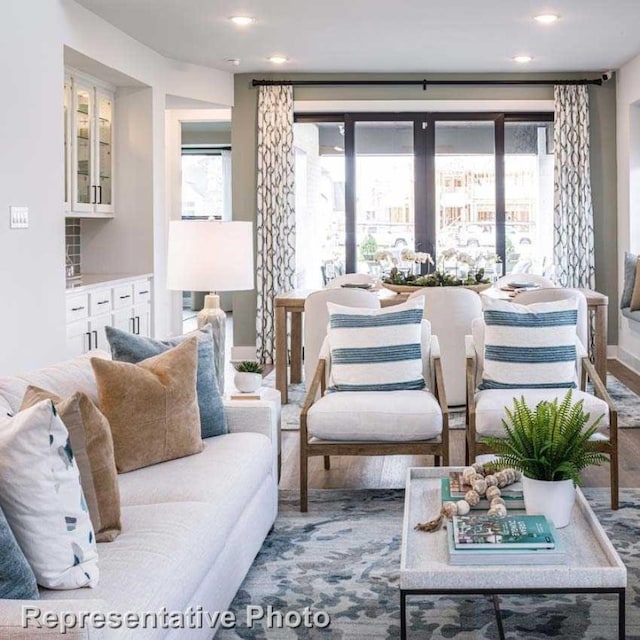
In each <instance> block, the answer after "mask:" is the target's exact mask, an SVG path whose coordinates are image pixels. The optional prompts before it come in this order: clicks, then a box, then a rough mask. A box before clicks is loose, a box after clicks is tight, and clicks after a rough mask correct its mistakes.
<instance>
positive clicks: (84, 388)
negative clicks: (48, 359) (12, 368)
mask: <svg viewBox="0 0 640 640" xmlns="http://www.w3.org/2000/svg"><path fill="white" fill-rule="evenodd" d="M110 357H111V356H110V355H109V354H108V353H106V352H105V351H97V350H96V351H91V352H90V353H87V354H85V355H82V356H78V357H77V358H73V359H72V360H67V361H65V362H60V363H59V364H54V365H51V366H50V367H45V368H43V369H36V370H35V371H29V372H27V373H21V374H18V375H16V376H14V377H12V378H0V395H1V396H3V397H4V399H5V400H6V402H7V403H8V404H9V406H10V407H11V410H12V411H13V412H14V413H17V412H18V411H19V409H20V405H21V403H22V399H23V398H24V394H25V392H26V390H27V387H28V386H29V385H33V386H34V387H40V388H41V389H46V390H47V391H49V392H51V393H55V394H56V395H57V396H60V397H61V398H68V397H69V396H72V395H73V394H74V393H75V392H76V391H81V392H82V393H86V394H87V395H88V396H89V398H90V399H91V401H92V402H94V403H96V404H97V402H98V389H97V387H96V380H95V377H94V375H93V369H92V368H91V358H106V359H109V358H110Z"/></svg>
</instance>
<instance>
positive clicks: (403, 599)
mask: <svg viewBox="0 0 640 640" xmlns="http://www.w3.org/2000/svg"><path fill="white" fill-rule="evenodd" d="M400 640H407V594H406V593H405V592H404V591H402V590H400Z"/></svg>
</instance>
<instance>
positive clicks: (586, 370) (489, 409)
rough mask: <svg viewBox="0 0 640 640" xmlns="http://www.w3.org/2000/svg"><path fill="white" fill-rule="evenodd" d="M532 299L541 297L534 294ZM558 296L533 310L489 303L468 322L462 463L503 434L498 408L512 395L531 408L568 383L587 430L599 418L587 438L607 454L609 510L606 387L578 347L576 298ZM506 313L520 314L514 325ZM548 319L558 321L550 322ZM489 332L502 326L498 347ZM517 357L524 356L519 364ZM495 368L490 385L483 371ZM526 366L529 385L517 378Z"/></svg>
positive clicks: (614, 496)
mask: <svg viewBox="0 0 640 640" xmlns="http://www.w3.org/2000/svg"><path fill="white" fill-rule="evenodd" d="M532 293H538V292H532ZM576 293H579V292H576ZM539 294H540V297H542V291H541V292H539ZM560 296H561V294H560V293H559V294H558V297H559V298H560V299H559V300H558V299H556V301H555V302H537V301H536V303H535V304H529V305H526V306H525V305H520V304H517V303H514V302H507V301H492V302H491V303H488V305H487V303H485V304H486V305H487V306H488V308H485V317H484V319H482V318H479V319H476V320H474V321H473V323H472V330H471V335H468V336H467V337H466V357H467V373H466V383H467V411H466V417H467V431H466V447H465V458H466V462H467V464H469V463H470V462H474V461H475V459H476V456H478V455H482V454H490V453H493V452H492V450H491V449H490V448H489V447H488V445H486V444H485V443H484V442H483V441H482V440H483V438H484V437H486V436H497V437H500V436H501V435H503V434H504V426H503V424H502V421H503V419H505V418H506V413H505V407H508V408H511V407H512V406H513V398H514V397H517V398H520V397H523V398H524V399H525V401H526V402H527V404H528V405H529V406H531V407H533V406H535V405H536V404H538V403H539V402H541V401H545V400H547V401H549V400H553V399H554V398H560V399H561V398H562V397H564V395H565V394H566V392H567V390H568V387H570V386H571V385H576V386H577V387H578V388H577V389H574V390H573V401H574V402H577V401H578V400H582V401H583V402H584V411H585V412H586V413H588V414H589V415H590V424H592V423H593V422H594V421H595V420H596V419H597V418H598V417H599V416H603V418H602V420H601V422H600V424H599V428H598V432H597V433H596V434H595V435H594V436H593V439H594V441H595V442H596V443H597V449H598V451H600V452H601V453H604V454H606V455H608V456H609V471H610V482H611V508H612V509H617V508H618V414H617V410H616V407H615V405H614V403H613V401H612V399H611V397H610V396H609V393H608V392H607V389H606V386H605V385H604V383H603V382H602V380H601V379H600V377H599V376H598V374H597V372H596V370H595V367H594V366H593V364H592V363H591V362H590V360H589V358H588V355H587V351H586V348H585V346H584V344H583V342H582V340H583V337H584V334H585V333H586V331H587V329H586V326H585V325H586V311H584V310H583V312H582V315H581V312H580V308H581V306H582V305H581V303H582V300H581V299H580V297H579V296H569V295H566V294H563V297H560ZM583 298H584V296H583ZM520 299H522V298H520ZM563 302H564V303H565V304H564V305H563ZM553 305H555V306H553ZM568 310H572V311H573V313H574V314H575V316H574V320H573V326H570V323H568V322H564V325H565V326H561V325H562V324H563V321H561V320H560V317H561V316H562V315H563V314H565V312H566V311H568ZM487 312H490V313H491V312H493V313H496V314H497V315H495V316H493V317H492V316H491V315H487ZM512 313H513V314H515V313H517V314H524V316H520V317H519V318H518V321H516V322H510V319H509V316H510V315H511V314H512ZM549 314H558V315H556V316H555V320H554V319H553V318H551V317H550V315H549ZM525 316H526V317H525ZM576 319H577V321H576ZM485 321H487V322H489V323H490V325H492V326H491V330H492V333H491V337H489V336H488V335H487V330H488V326H487V324H486V323H485ZM496 326H499V327H500V329H503V328H504V327H505V326H506V328H507V331H506V332H504V334H503V338H504V340H503V341H502V342H500V340H501V338H500V337H499V336H500V334H499V333H498V334H496V333H495V331H494V330H495V328H496ZM523 328H524V331H530V334H529V336H530V337H529V339H528V340H522V339H521V337H520V338H516V337H515V336H516V335H518V333H517V332H518V331H520V330H522V329H523ZM571 331H573V335H571ZM581 334H582V337H581ZM520 336H522V334H520ZM545 336H546V338H545ZM554 336H555V342H554ZM561 336H562V337H561ZM523 343H524V344H523ZM505 345H508V346H505ZM571 345H575V351H573V350H572V349H571ZM567 347H569V348H568V349H567ZM547 348H548V349H549V351H548V353H550V354H552V355H551V357H550V358H549V359H548V360H546V359H545V358H544V357H543V355H542V351H541V350H543V349H547ZM517 351H522V352H524V353H526V354H528V355H525V356H524V357H523V358H522V359H520V358H519V357H518V356H517ZM563 352H564V354H565V355H564V356H563V359H564V362H562V363H561V362H559V360H560V359H561V358H560V356H559V355H558V354H559V353H563ZM515 360H520V361H518V362H516V361H515ZM496 363H497V364H498V366H499V367H503V369H504V371H505V372H506V375H505V379H504V380H503V382H496V381H495V379H493V378H495V376H493V375H488V373H487V371H488V366H489V365H491V367H492V371H495V370H496V369H495V367H496ZM531 363H533V366H534V367H538V369H537V370H536V371H535V373H534V374H532V375H531V378H530V381H525V380H524V379H525V378H526V377H527V376H528V375H530V374H528V373H527V371H532V369H527V367H529V366H530V364H531ZM549 365H550V366H549ZM565 365H566V367H567V369H566V371H567V373H568V377H566V379H564V380H563V381H562V382H559V378H560V376H559V375H558V367H563V368H564V367H565ZM587 381H590V382H591V385H592V389H593V391H592V392H590V391H587Z"/></svg>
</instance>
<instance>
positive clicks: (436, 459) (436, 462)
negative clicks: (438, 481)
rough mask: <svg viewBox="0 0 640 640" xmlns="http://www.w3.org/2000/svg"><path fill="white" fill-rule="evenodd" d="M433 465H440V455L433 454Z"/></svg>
mask: <svg viewBox="0 0 640 640" xmlns="http://www.w3.org/2000/svg"><path fill="white" fill-rule="evenodd" d="M433 466H434V467H439V466H440V456H433Z"/></svg>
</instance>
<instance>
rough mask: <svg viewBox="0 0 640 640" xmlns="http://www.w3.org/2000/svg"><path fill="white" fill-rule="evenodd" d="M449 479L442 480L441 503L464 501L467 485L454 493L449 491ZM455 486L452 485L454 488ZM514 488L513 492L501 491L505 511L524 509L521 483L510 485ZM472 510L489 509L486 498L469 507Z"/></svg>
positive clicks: (468, 487) (467, 489)
mask: <svg viewBox="0 0 640 640" xmlns="http://www.w3.org/2000/svg"><path fill="white" fill-rule="evenodd" d="M451 482H452V480H451V478H442V479H441V486H440V492H441V494H442V501H443V502H449V501H451V502H457V501H458V500H464V496H465V493H467V491H469V489H471V487H470V486H469V485H463V487H462V489H456V490H455V491H452V490H451ZM518 485H519V487H518ZM455 486H456V485H454V487H455ZM510 486H512V487H515V489H513V490H508V489H507V488H506V487H505V489H501V490H500V491H501V494H502V495H501V496H500V497H501V498H502V499H503V500H504V503H505V505H506V507H507V509H516V510H517V509H524V497H523V495H522V485H521V483H517V484H515V485H510ZM471 508H472V509H474V510H476V509H482V510H483V511H486V510H487V509H488V508H489V501H488V500H487V499H486V498H482V499H481V500H480V502H479V503H478V504H477V505H476V506H474V507H471Z"/></svg>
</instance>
